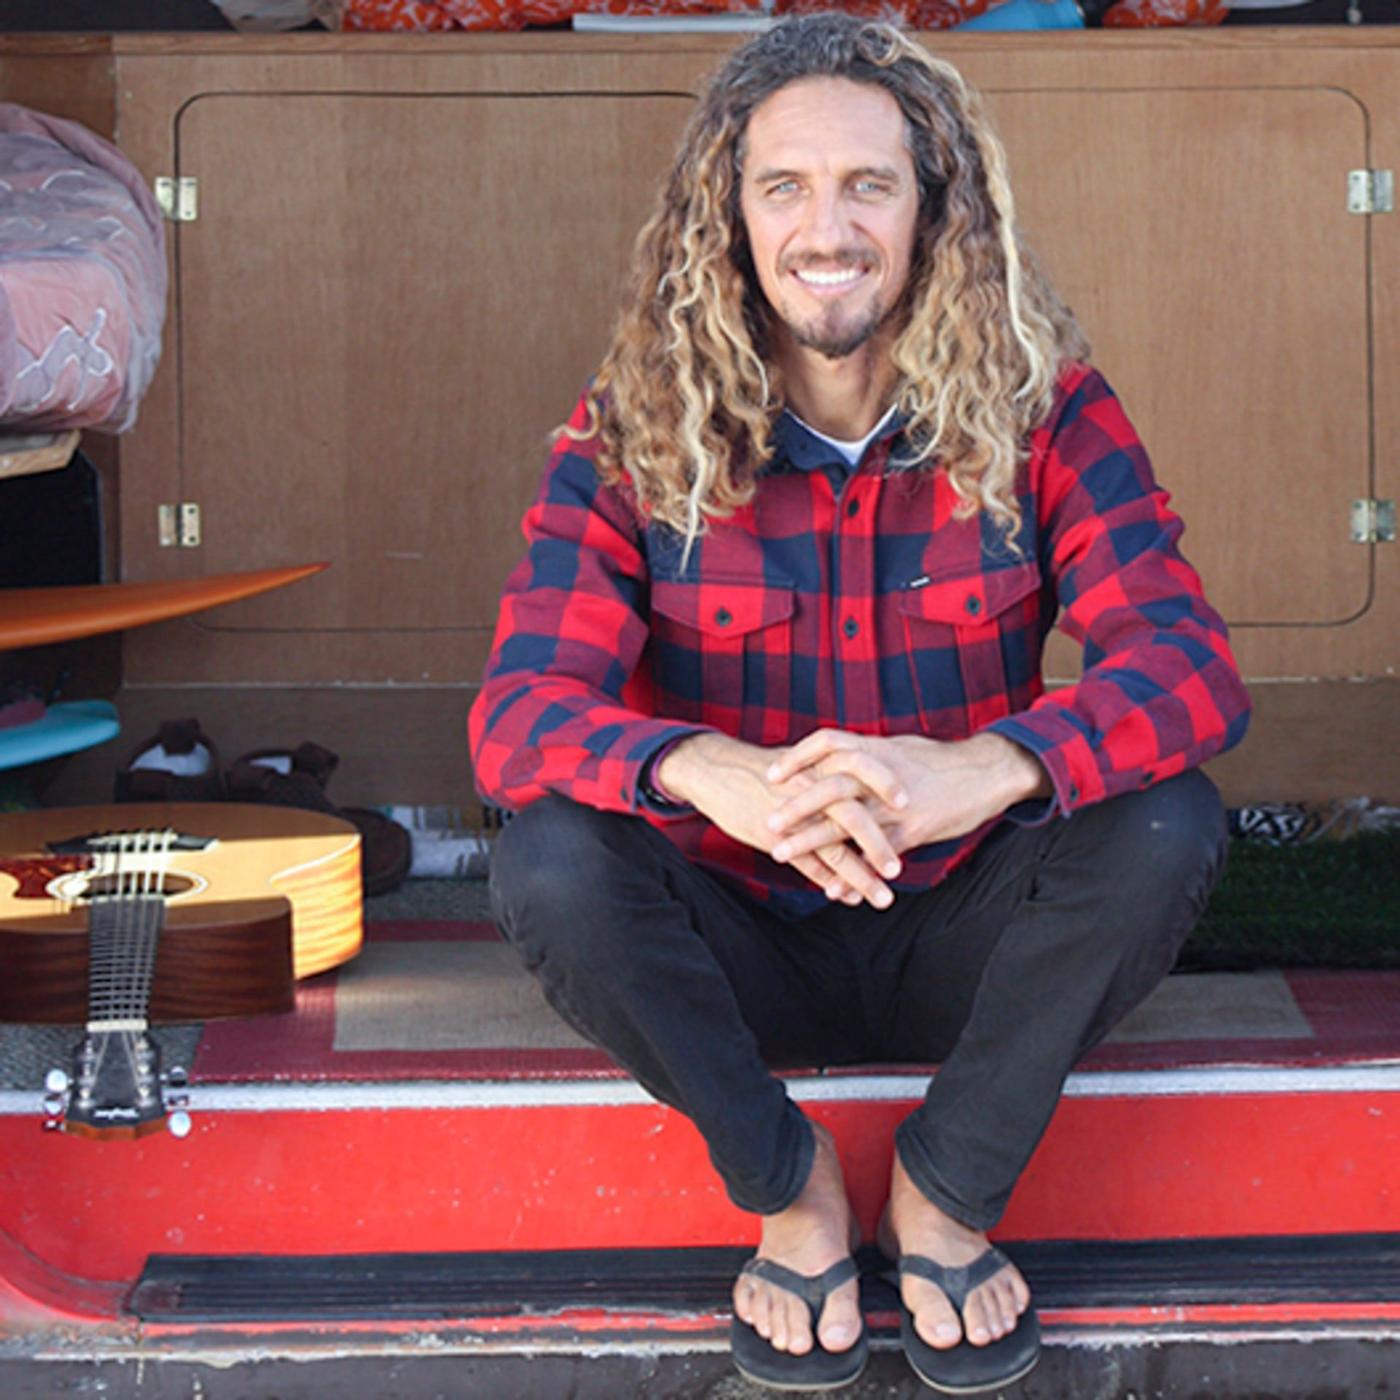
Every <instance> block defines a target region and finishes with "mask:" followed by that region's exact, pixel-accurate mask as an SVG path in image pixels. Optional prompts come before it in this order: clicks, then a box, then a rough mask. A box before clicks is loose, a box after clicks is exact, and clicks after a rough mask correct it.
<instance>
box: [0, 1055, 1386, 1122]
mask: <svg viewBox="0 0 1400 1400" xmlns="http://www.w3.org/2000/svg"><path fill="white" fill-rule="evenodd" d="M924 1083H925V1081H924V1079H923V1077H922V1076H919V1075H910V1074H851V1075H839V1076H830V1077H825V1076H818V1077H815V1078H811V1079H793V1080H789V1081H788V1089H789V1091H790V1093H791V1094H792V1097H793V1098H794V1099H795V1100H797V1102H799V1103H852V1102H869V1103H891V1102H901V1101H907V1100H912V1099H917V1098H919V1097H920V1096H921V1095H922V1093H923V1088H924ZM1329 1093H1330V1094H1338V1093H1386V1094H1394V1093H1400V1064H1377V1065H1339V1066H1335V1067H1322V1068H1315V1069H1264V1068H1259V1067H1257V1066H1236V1067H1227V1068H1212V1069H1179V1070H1131V1071H1126V1070H1125V1071H1122V1072H1109V1071H1103V1072H1096V1073H1087V1074H1072V1075H1070V1077H1069V1080H1068V1081H1067V1082H1066V1084H1065V1097H1066V1098H1080V1099H1093V1098H1171V1097H1177V1098H1183V1097H1211V1096H1214V1097H1235V1096H1239V1095H1248V1094H1329ZM189 1097H190V1102H189V1111H190V1112H191V1113H199V1112H231V1113H239V1112H248V1113H265V1112H268V1111H272V1110H278V1111H292V1112H310V1113H314V1112H326V1111H329V1110H334V1109H454V1108H558V1107H592V1108H609V1107H616V1106H625V1105H632V1104H648V1103H652V1102H654V1100H652V1098H651V1097H650V1096H649V1095H648V1094H647V1093H646V1092H645V1090H643V1089H642V1088H641V1086H640V1085H638V1084H636V1083H634V1082H633V1081H632V1080H630V1079H565V1080H511V1081H497V1080H491V1081H476V1082H463V1081H456V1082H449V1081H442V1080H412V1081H405V1082H397V1083H384V1084H364V1083H356V1084H193V1085H191V1086H190V1088H189ZM42 1100H43V1095H42V1093H40V1092H37V1091H35V1092H28V1091H24V1090H15V1089H11V1090H0V1114H26V1113H40V1112H41V1108H42Z"/></svg>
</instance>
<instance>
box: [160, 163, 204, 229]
mask: <svg viewBox="0 0 1400 1400" xmlns="http://www.w3.org/2000/svg"><path fill="white" fill-rule="evenodd" d="M156 203H157V204H159V205H160V212H161V213H162V214H164V215H165V217H166V218H167V219H169V220H170V222H171V223H173V224H192V223H194V221H195V220H196V219H197V218H199V181H198V179H196V178H195V176H193V175H181V176H180V177H179V179H175V180H172V179H171V178H170V176H169V175H157V176H156Z"/></svg>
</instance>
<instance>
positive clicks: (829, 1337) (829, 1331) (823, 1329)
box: [817, 1285, 860, 1351]
mask: <svg viewBox="0 0 1400 1400" xmlns="http://www.w3.org/2000/svg"><path fill="white" fill-rule="evenodd" d="M859 1297H860V1294H859V1292H858V1291H857V1289H856V1288H855V1286H854V1285H852V1286H849V1287H845V1288H841V1289H838V1290H837V1292H836V1293H834V1294H833V1295H832V1296H831V1297H830V1298H828V1299H827V1302H826V1307H825V1308H824V1309H823V1311H822V1316H821V1322H820V1323H819V1324H818V1327H817V1335H818V1337H820V1338H821V1344H822V1347H823V1349H824V1350H826V1351H846V1350H848V1349H849V1348H850V1347H852V1346H854V1345H855V1341H856V1338H857V1337H858V1336H859V1335H860V1302H859Z"/></svg>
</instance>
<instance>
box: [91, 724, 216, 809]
mask: <svg viewBox="0 0 1400 1400" xmlns="http://www.w3.org/2000/svg"><path fill="white" fill-rule="evenodd" d="M115 796H116V800H117V801H118V802H221V801H222V800H223V797H224V774H223V768H222V766H221V765H220V763H219V750H218V748H217V747H216V746H215V743H214V741H213V740H212V739H211V738H210V737H209V736H208V735H207V734H206V733H205V732H204V730H203V729H202V728H201V727H200V723H199V721H198V720H197V719H168V720H166V721H164V723H162V724H161V726H160V729H159V730H158V731H157V732H156V734H155V735H154V736H153V737H152V738H150V739H147V740H145V741H144V742H143V743H140V744H138V745H137V746H136V748H135V749H133V750H132V753H131V757H130V758H128V759H127V761H126V763H125V764H124V765H123V766H122V767H121V768H119V769H118V770H117V781H116V792H115Z"/></svg>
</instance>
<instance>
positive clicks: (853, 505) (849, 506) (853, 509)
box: [846, 501, 860, 515]
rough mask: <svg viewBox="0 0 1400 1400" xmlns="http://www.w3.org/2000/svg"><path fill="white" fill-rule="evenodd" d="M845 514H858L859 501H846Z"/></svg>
mask: <svg viewBox="0 0 1400 1400" xmlns="http://www.w3.org/2000/svg"><path fill="white" fill-rule="evenodd" d="M846 514H847V515H859V514H860V502H859V501H847V502H846Z"/></svg>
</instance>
